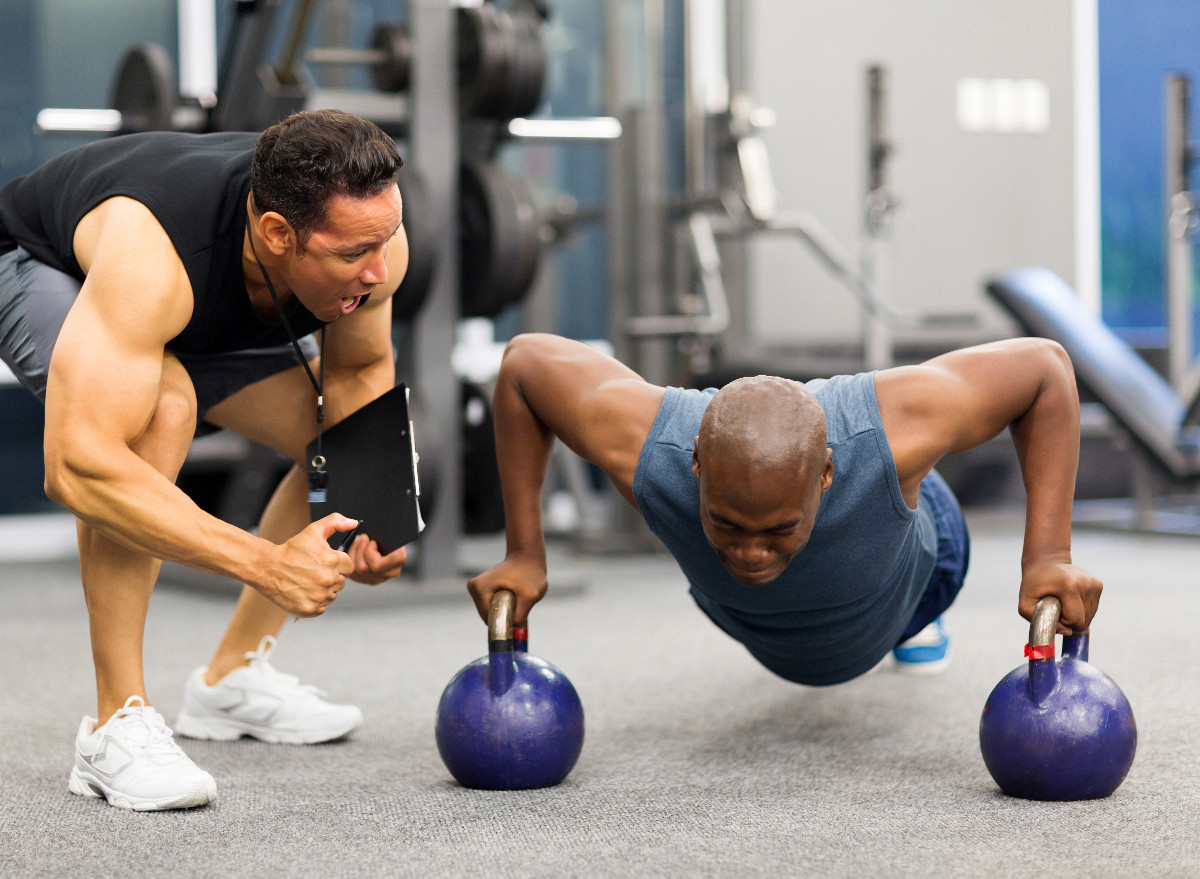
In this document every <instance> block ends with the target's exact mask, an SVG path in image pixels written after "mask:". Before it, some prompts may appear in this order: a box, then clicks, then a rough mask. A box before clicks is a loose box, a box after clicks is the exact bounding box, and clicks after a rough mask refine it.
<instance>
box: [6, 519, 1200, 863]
mask: <svg viewBox="0 0 1200 879" xmlns="http://www.w3.org/2000/svg"><path fill="white" fill-rule="evenodd" d="M972 526H973V536H974V544H973V559H972V570H971V574H970V576H969V578H968V581H967V585H966V588H965V590H964V592H963V594H962V596H961V597H960V599H959V602H958V603H957V604H956V605H955V607H954V608H953V609H952V610H951V612H950V613H949V615H948V621H949V624H950V626H951V629H952V632H953V635H954V638H955V647H956V656H955V660H954V663H953V665H952V666H951V668H950V669H949V670H948V671H947V672H946V673H945V674H944V675H942V676H940V677H936V678H916V677H910V676H906V675H902V674H900V673H898V672H896V671H894V670H891V669H887V668H883V669H880V670H878V671H876V672H874V673H872V674H870V675H868V676H866V677H863V678H861V679H859V680H857V681H853V682H851V683H849V684H844V685H842V686H838V687H833V688H827V689H809V688H804V687H799V686H795V685H793V684H789V683H787V682H785V681H782V680H779V679H777V678H775V677H773V676H772V675H771V674H770V673H768V672H766V671H764V670H763V669H762V668H760V667H759V666H758V665H757V664H756V663H755V662H754V661H753V660H752V659H751V658H750V657H749V656H748V655H747V654H746V653H745V651H744V650H743V649H742V648H741V647H740V646H739V645H737V644H736V643H734V642H732V641H731V640H729V639H728V638H727V637H725V636H724V635H723V634H722V633H721V632H719V631H718V630H717V629H715V628H714V627H713V626H712V625H711V624H710V623H709V622H708V621H707V620H706V619H705V618H704V617H703V615H702V614H701V613H700V612H699V611H698V610H697V609H696V608H695V607H694V606H693V604H692V602H691V599H690V598H689V597H688V595H687V593H686V587H685V583H684V581H683V578H682V576H681V575H680V574H679V572H678V569H676V568H675V567H674V566H673V565H672V563H671V562H670V561H669V559H664V558H661V557H626V558H613V559H590V560H588V559H585V560H581V561H580V562H579V563H578V567H580V568H581V569H582V570H584V571H585V572H586V573H587V575H588V577H589V578H590V581H591V585H590V588H589V589H588V590H587V591H586V592H585V593H584V594H582V595H574V596H566V597H561V598H558V599H551V600H547V601H546V602H545V603H543V604H542V605H541V606H540V607H539V608H538V610H537V611H536V613H535V615H534V618H533V620H532V621H531V624H532V643H531V647H532V652H534V653H536V654H538V655H541V656H543V657H545V658H547V659H549V660H550V661H552V662H554V663H555V664H557V665H558V666H560V667H561V668H562V669H563V670H564V671H565V672H566V673H567V674H568V675H569V676H570V677H571V679H572V680H573V681H574V683H575V686H576V688H577V689H578V690H579V692H580V694H581V696H582V698H583V702H584V705H585V708H586V711H587V724H588V729H587V741H586V743H585V745H584V750H583V755H582V757H581V758H580V760H579V763H578V765H577V766H576V768H575V770H574V772H573V773H572V774H571V776H570V777H569V778H568V779H567V781H566V782H564V783H563V784H562V785H560V786H558V787H555V788H550V789H546V790H539V791H531V792H513V793H488V792H479V791H471V790H466V789H463V788H461V787H459V786H458V785H457V784H456V783H455V782H454V781H453V780H452V779H451V778H450V776H449V774H448V773H447V772H446V770H445V769H444V767H443V766H442V764H441V762H440V760H439V758H438V754H437V750H436V746H435V744H434V739H433V715H434V710H435V707H436V704H437V700H438V697H439V695H440V693H441V690H442V687H443V686H444V685H445V683H446V682H447V681H448V680H449V679H450V677H451V676H452V675H453V674H454V672H455V671H457V669H458V668H459V667H461V666H462V665H464V664H465V663H466V662H468V661H469V660H471V659H473V658H474V657H476V656H478V655H481V654H482V653H484V652H485V630H484V627H483V625H482V623H481V622H480V621H479V620H478V618H477V617H476V616H475V614H474V610H473V608H472V607H471V606H470V605H469V604H468V603H467V602H466V601H462V602H457V603H443V604H426V605H420V606H409V607H390V608H389V607H363V606H360V607H358V608H353V607H350V608H346V609H342V610H337V609H336V607H335V609H334V610H332V611H331V612H330V613H329V614H327V616H326V617H325V618H323V619H321V620H314V621H302V622H300V623H298V624H296V625H291V624H289V625H288V626H287V627H286V630H285V631H284V633H283V638H282V640H281V643H280V646H279V648H278V651H277V653H276V656H275V657H274V661H275V664H276V665H277V666H278V667H280V668H282V669H283V670H285V671H289V672H292V673H295V674H298V675H300V676H301V677H302V679H303V680H305V681H307V682H310V683H314V684H317V685H318V686H321V687H323V688H324V689H326V690H328V691H329V692H330V693H331V694H333V696H334V697H336V699H338V700H343V701H349V702H353V703H355V704H357V705H359V706H361V707H362V709H363V711H364V712H365V714H366V723H365V725H364V726H363V728H362V729H361V730H359V731H358V732H357V733H356V734H355V735H354V736H353V737H352V738H351V739H349V740H348V741H345V742H341V743H336V744H330V745H322V746H312V747H289V746H278V745H264V744H260V743H257V742H253V741H250V740H243V741H241V742H236V743H209V742H192V741H188V740H183V745H184V748H185V749H186V750H187V752H188V753H189V754H190V755H191V756H192V757H193V758H194V759H195V760H196V761H197V762H198V763H199V764H200V765H201V766H203V767H205V768H206V769H208V770H209V771H210V772H212V774H213V776H214V777H215V778H216V780H217V784H218V786H219V791H220V800H219V802H218V803H217V804H216V805H215V806H212V807H208V808H204V809H198V810H194V811H190V812H171V813H150V814H134V813H130V812H125V811H121V810H117V809H113V808H110V807H108V806H106V805H105V804H103V803H102V802H99V801H96V800H85V799H83V798H80V797H75V796H71V795H69V794H68V793H67V786H66V779H67V772H68V770H69V768H70V763H71V743H72V737H73V735H74V730H75V728H76V726H77V724H78V722H79V718H80V716H81V715H82V714H83V713H85V712H91V711H93V710H94V708H93V705H94V702H93V700H94V690H93V681H92V676H91V667H90V661H89V651H88V630H87V622H86V617H85V613H84V607H83V599H82V596H81V594H80V590H79V586H78V580H77V574H76V572H75V570H74V568H73V567H72V565H71V564H70V563H63V562H58V563H42V564H37V565H20V564H9V565H5V566H0V602H2V604H0V607H2V608H3V610H2V612H0V779H2V780H3V783H2V784H0V875H3V876H75V875H88V876H122V877H136V876H239V877H240V876H246V877H249V876H322V877H325V876H338V877H340V876H354V877H361V876H434V877H441V876H456V877H457V876H467V877H476V876H478V877H543V876H544V877H560V876H562V877H574V876H578V877H606V876H730V877H734V876H854V877H858V876H986V877H990V879H995V877H1005V876H1019V877H1028V876H1034V875H1045V874H1047V873H1053V874H1056V875H1066V876H1080V875H1087V876H1092V877H1105V876H1114V877H1118V876H1119V877H1121V879H1129V877H1132V876H1149V875H1153V876H1156V877H1171V876H1181V877H1182V876H1200V831H1198V829H1197V825H1198V819H1200V802H1198V801H1200V760H1198V759H1197V746H1198V744H1200V708H1198V706H1200V698H1198V697H1200V639H1197V638H1196V637H1195V631H1196V621H1197V619H1198V618H1200V589H1197V585H1198V584H1197V579H1198V572H1200V542H1196V541H1193V540H1188V539H1183V538H1148V537H1138V536H1131V535H1114V534H1104V533H1095V532H1091V533H1087V532H1083V533H1079V534H1077V537H1076V547H1075V557H1076V560H1077V561H1078V562H1079V563H1080V564H1083V565H1084V566H1087V567H1089V568H1090V569H1091V570H1093V571H1094V572H1095V573H1097V574H1098V575H1099V576H1101V577H1102V578H1103V579H1104V580H1105V582H1106V584H1107V585H1106V591H1105V594H1104V600H1103V603H1102V606H1101V613H1100V615H1099V616H1098V617H1097V620H1096V622H1095V625H1094V627H1093V645H1092V659H1093V661H1094V662H1095V664H1096V665H1098V666H1099V667H1100V668H1102V669H1104V670H1105V671H1106V672H1108V673H1109V674H1110V675H1111V676H1112V677H1113V678H1114V679H1115V680H1116V681H1117V682H1118V683H1119V684H1120V685H1121V686H1122V687H1123V688H1124V690H1125V692H1126V693H1127V694H1128V696H1129V698H1130V701H1131V702H1132V703H1133V707H1134V711H1135V714H1136V716H1137V721H1138V727H1139V737H1140V741H1139V748H1138V755H1137V759H1136V760H1135V762H1134V765H1133V769H1132V770H1131V772H1130V774H1129V776H1128V778H1127V780H1126V781H1125V783H1124V785H1123V786H1122V787H1121V788H1120V789H1119V790H1118V791H1117V792H1116V794H1114V795H1113V796H1112V797H1111V798H1109V799H1106V800H1100V801H1093V802H1085V803H1067V804H1051V803H1035V802H1027V801H1021V800H1014V799H1010V798H1008V797H1006V796H1004V795H1003V794H1001V793H1000V792H999V791H998V789H997V788H996V787H995V785H994V784H993V782H992V780H991V778H990V776H989V775H988V773H987V770H986V769H985V768H984V765H983V762H982V760H981V758H980V755H979V746H978V733H977V730H978V723H979V715H980V711H981V710H982V707H983V703H984V701H985V699H986V698H987V695H988V693H989V691H990V689H991V688H992V686H993V685H994V684H995V683H996V681H997V680H999V679H1000V677H1002V676H1003V675H1004V674H1005V673H1007V672H1008V671H1009V670H1011V669H1012V668H1014V667H1015V666H1017V665H1018V664H1019V663H1020V662H1021V650H1022V646H1023V644H1024V643H1025V636H1026V633H1027V627H1026V624H1025V623H1024V622H1023V621H1022V620H1021V619H1020V618H1019V617H1018V616H1017V615H1016V612H1015V606H1016V590H1017V584H1018V572H1019V557H1020V545H1021V541H1020V523H1019V520H1018V519H1015V518H1014V517H1012V516H1007V517H1005V516H993V517H986V518H984V517H978V516H977V517H974V518H973V520H972ZM351 588H361V589H365V588H366V587H356V586H352V587H351ZM380 588H387V587H380ZM231 606H232V605H231V602H230V600H229V599H228V598H227V597H225V596H221V595H217V594H205V593H203V592H198V591H196V590H194V589H193V590H185V589H180V588H177V587H174V588H173V587H168V586H163V587H160V589H159V590H158V591H157V592H156V594H155V596H154V600H153V602H152V607H151V613H150V620H149V625H148V630H147V635H146V648H145V649H146V661H147V666H148V685H149V687H150V691H151V696H152V698H153V699H154V701H155V703H156V704H157V706H158V707H159V709H160V710H161V711H162V712H163V713H164V715H165V716H166V717H167V719H168V722H169V721H170V720H171V718H172V717H173V716H174V713H175V711H176V709H177V708H178V705H179V699H180V691H181V686H182V683H183V680H184V677H185V675H186V674H187V673H188V672H189V671H190V670H191V669H192V668H193V667H195V666H196V665H199V664H201V663H203V662H204V661H206V660H207V658H208V655H209V653H210V651H211V649H212V647H213V645H214V644H215V642H216V640H217V638H218V637H219V635H220V633H221V631H222V629H223V626H224V624H225V621H226V620H227V618H228V614H229V611H230V609H231Z"/></svg>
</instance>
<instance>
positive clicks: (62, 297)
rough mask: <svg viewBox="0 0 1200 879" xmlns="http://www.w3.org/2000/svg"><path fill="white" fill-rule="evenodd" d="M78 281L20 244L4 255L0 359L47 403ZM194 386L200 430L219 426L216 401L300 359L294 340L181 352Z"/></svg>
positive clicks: (309, 351)
mask: <svg viewBox="0 0 1200 879" xmlns="http://www.w3.org/2000/svg"><path fill="white" fill-rule="evenodd" d="M79 287H80V282H79V281H77V280H75V279H74V278H72V277H71V276H70V275H66V274H63V273H62V272H60V271H58V269H55V268H52V267H50V266H48V265H46V264H45V263H42V262H39V261H38V260H36V259H34V258H33V257H32V256H30V254H29V253H28V252H27V251H25V250H23V249H22V248H20V247H18V248H17V249H16V250H14V251H11V252H10V253H6V254H4V255H3V256H0V360H3V361H4V363H5V364H6V365H7V366H8V368H9V369H10V370H12V372H13V374H14V375H15V376H16V377H17V380H18V381H19V382H21V384H23V385H24V386H25V387H27V388H29V390H30V391H32V392H33V394H34V395H35V396H36V397H37V398H38V399H39V400H41V401H42V402H43V403H44V402H45V401H46V379H47V377H48V374H49V371H50V356H51V355H52V354H53V353H54V343H55V341H57V339H58V333H59V330H61V329H62V325H63V321H65V320H66V319H67V312H69V311H70V310H71V306H72V305H74V304H75V297H76V296H77V295H78V294H79ZM300 347H301V349H302V350H303V351H304V356H305V357H308V358H310V359H311V358H313V357H316V356H317V344H316V341H315V340H314V339H313V337H312V336H306V337H304V338H303V339H301V340H300ZM172 353H173V354H175V356H176V357H178V358H179V362H180V363H182V364H183V367H184V369H186V370H187V373H188V376H189V377H190V378H191V380H192V387H194V388H195V389H196V435H197V436H203V435H204V434H206V433H212V432H213V431H215V430H217V428H216V427H213V426H212V425H209V424H204V423H202V422H203V421H204V416H205V414H206V413H207V412H208V410H209V409H211V408H212V407H213V406H215V405H217V403H220V402H221V401H222V400H224V399H227V398H228V397H230V396H232V395H233V394H235V393H236V392H238V391H240V390H241V389H242V388H244V387H246V386H247V385H252V384H254V383H255V382H257V381H262V380H263V379H265V378H269V377H270V376H273V375H275V374H276V373H279V372H283V371H284V370H285V369H291V368H292V367H293V366H296V365H297V364H298V363H299V360H297V358H296V352H295V350H293V348H292V346H291V345H280V346H277V347H272V348H256V349H252V350H248V351H233V352H230V353H226V354H180V353H179V352H172Z"/></svg>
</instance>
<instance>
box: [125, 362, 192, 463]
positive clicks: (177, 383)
mask: <svg viewBox="0 0 1200 879" xmlns="http://www.w3.org/2000/svg"><path fill="white" fill-rule="evenodd" d="M171 361H174V358H171V359H170V361H168V363H166V364H164V370H163V383H162V389H161V390H160V391H159V395H158V403H157V404H156V405H155V407H154V414H153V415H152V416H151V417H150V422H149V424H147V425H146V430H145V431H144V432H143V433H142V435H141V436H140V437H139V438H138V440H137V442H135V443H134V444H133V446H132V448H133V451H134V452H135V453H137V455H138V457H140V458H142V459H143V460H144V461H147V462H148V463H150V464H151V465H153V466H154V467H155V468H156V469H158V470H159V471H160V472H162V473H163V474H164V475H167V476H168V477H170V478H172V479H173V478H174V477H175V475H176V473H177V472H178V470H179V468H180V467H181V466H182V465H183V459H184V458H185V457H186V456H187V451H188V448H190V447H191V444H192V439H193V437H195V435H196V409H197V407H196V392H195V390H194V389H193V388H192V383H191V380H190V379H189V378H188V376H187V372H186V371H185V370H184V369H183V367H182V366H181V365H180V364H179V362H178V361H174V362H173V365H172V364H171Z"/></svg>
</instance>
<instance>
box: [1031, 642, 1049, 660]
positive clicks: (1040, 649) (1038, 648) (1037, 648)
mask: <svg viewBox="0 0 1200 879" xmlns="http://www.w3.org/2000/svg"><path fill="white" fill-rule="evenodd" d="M1025 658H1026V659H1053V658H1054V645H1053V644H1037V645H1033V646H1030V645H1029V644H1026V645H1025Z"/></svg>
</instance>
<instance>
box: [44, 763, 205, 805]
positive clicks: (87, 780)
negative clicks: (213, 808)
mask: <svg viewBox="0 0 1200 879" xmlns="http://www.w3.org/2000/svg"><path fill="white" fill-rule="evenodd" d="M67 790H69V791H70V792H71V793H73V794H77V795H78V796H81V797H91V798H94V799H103V800H106V801H107V802H108V804H109V805H110V806H115V807H116V808H118V809H129V810H131V811H134V812H160V811H163V810H166V809H194V808H196V807H197V806H207V805H209V804H210V803H215V802H216V801H217V785H216V783H215V782H212V781H211V779H203V778H198V779H196V780H195V781H194V782H192V786H191V787H190V788H188V790H187V792H186V793H184V794H181V795H180V796H175V797H164V798H163V799H159V800H154V799H137V798H133V797H130V796H128V795H126V794H124V793H121V792H120V791H115V790H113V789H112V788H110V787H109V786H108V785H106V784H105V783H104V782H103V781H101V780H100V779H99V778H96V776H94V775H92V774H90V773H85V772H80V771H79V767H78V766H76V767H73V768H72V769H71V778H70V781H68V782H67Z"/></svg>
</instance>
